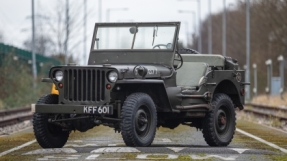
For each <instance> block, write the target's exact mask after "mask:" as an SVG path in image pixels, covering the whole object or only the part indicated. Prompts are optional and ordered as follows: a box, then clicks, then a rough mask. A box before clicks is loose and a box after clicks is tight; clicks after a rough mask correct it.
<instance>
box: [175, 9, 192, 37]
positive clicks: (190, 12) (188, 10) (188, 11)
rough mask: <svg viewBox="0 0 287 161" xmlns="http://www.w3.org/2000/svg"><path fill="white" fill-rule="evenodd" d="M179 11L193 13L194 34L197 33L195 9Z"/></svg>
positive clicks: (179, 11) (180, 11)
mask: <svg viewBox="0 0 287 161" xmlns="http://www.w3.org/2000/svg"><path fill="white" fill-rule="evenodd" d="M178 13H191V14H192V15H193V29H194V34H195V35H196V24H195V23H196V20H195V17H196V13H195V12H194V11H189V10H178Z"/></svg>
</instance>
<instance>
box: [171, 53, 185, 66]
mask: <svg viewBox="0 0 287 161" xmlns="http://www.w3.org/2000/svg"><path fill="white" fill-rule="evenodd" d="M175 61H179V63H178V64H175ZM182 65H183V59H182V56H181V55H180V54H179V52H178V51H175V55H174V59H173V66H176V67H175V68H174V69H175V70H178V69H179V68H181V67H182Z"/></svg>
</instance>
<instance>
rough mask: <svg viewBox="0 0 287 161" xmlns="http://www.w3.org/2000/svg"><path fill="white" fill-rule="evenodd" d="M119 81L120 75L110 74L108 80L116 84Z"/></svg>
mask: <svg viewBox="0 0 287 161" xmlns="http://www.w3.org/2000/svg"><path fill="white" fill-rule="evenodd" d="M117 79H118V73H117V72H114V71H112V72H110V73H109V75H108V80H109V81H110V82H112V83H114V82H116V81H117Z"/></svg>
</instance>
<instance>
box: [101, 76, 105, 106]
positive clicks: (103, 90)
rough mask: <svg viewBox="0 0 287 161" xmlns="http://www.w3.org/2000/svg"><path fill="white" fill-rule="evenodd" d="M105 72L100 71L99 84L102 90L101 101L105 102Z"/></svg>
mask: <svg viewBox="0 0 287 161" xmlns="http://www.w3.org/2000/svg"><path fill="white" fill-rule="evenodd" d="M105 79H106V78H105V71H102V79H101V82H102V87H101V88H102V90H101V92H102V93H101V99H102V100H105V87H106V85H105Z"/></svg>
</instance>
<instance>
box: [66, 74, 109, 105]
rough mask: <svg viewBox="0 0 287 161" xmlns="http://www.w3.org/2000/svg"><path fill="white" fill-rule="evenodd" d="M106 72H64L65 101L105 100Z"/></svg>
mask: <svg viewBox="0 0 287 161" xmlns="http://www.w3.org/2000/svg"><path fill="white" fill-rule="evenodd" d="M105 83H106V72H105V71H104V70H100V69H66V70H64V100H66V101H70V102H79V103H80V102H85V101H92V102H99V101H102V100H105Z"/></svg>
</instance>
